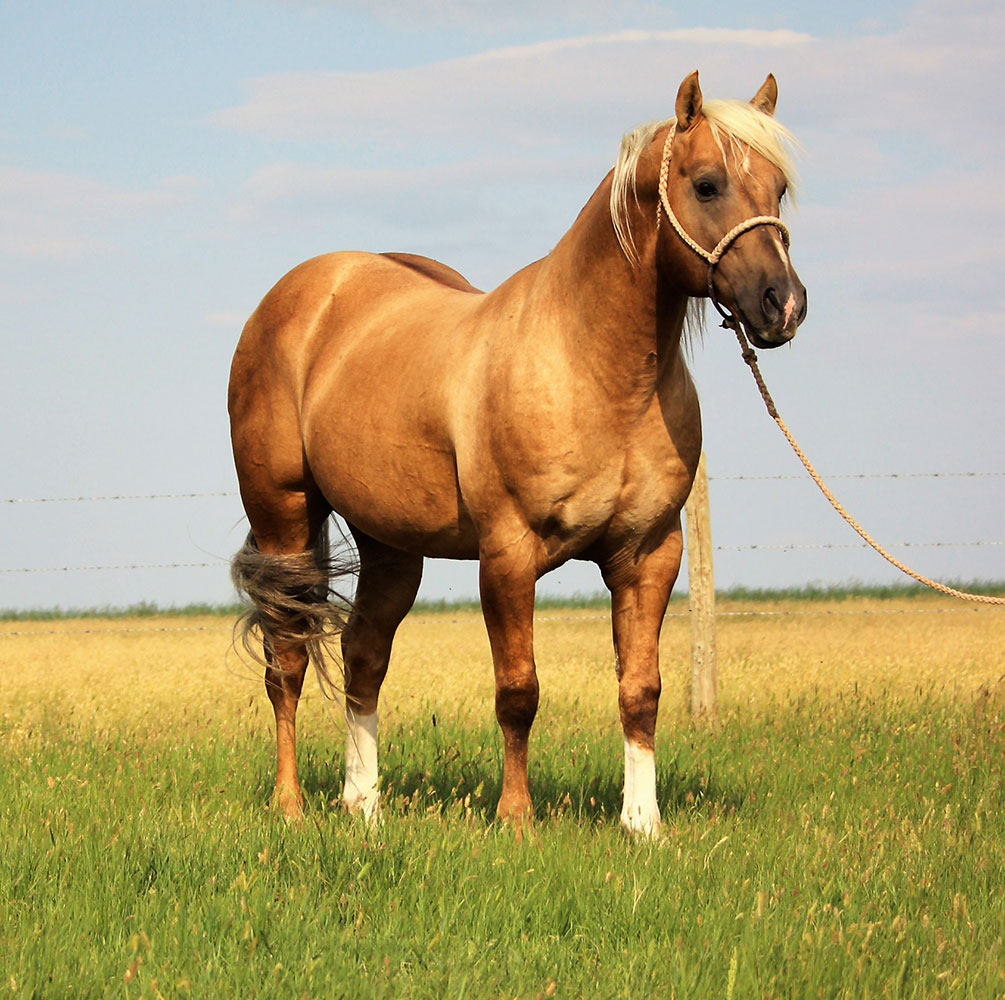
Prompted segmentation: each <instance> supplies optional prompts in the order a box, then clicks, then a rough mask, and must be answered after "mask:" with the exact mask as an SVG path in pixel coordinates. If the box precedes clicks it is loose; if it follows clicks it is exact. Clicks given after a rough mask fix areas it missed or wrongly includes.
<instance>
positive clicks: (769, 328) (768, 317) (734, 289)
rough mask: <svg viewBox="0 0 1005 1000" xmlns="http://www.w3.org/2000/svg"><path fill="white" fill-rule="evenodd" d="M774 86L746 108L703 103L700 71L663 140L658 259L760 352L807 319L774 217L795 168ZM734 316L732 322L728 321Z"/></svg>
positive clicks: (770, 80)
mask: <svg viewBox="0 0 1005 1000" xmlns="http://www.w3.org/2000/svg"><path fill="white" fill-rule="evenodd" d="M777 96H778V88H777V85H776V84H775V78H774V77H773V76H771V75H770V74H769V75H768V77H767V79H766V80H765V81H764V84H763V86H762V87H761V89H760V90H759V91H758V92H757V94H756V95H755V96H754V98H753V100H752V101H751V102H750V103H749V104H747V103H745V102H742V101H709V102H707V103H703V101H702V95H701V88H700V87H699V86H698V74H697V72H694V73H692V74H691V75H690V76H688V77H687V78H686V79H685V80H684V82H683V83H682V84H681V86H680V90H679V92H678V94H677V101H676V107H675V111H676V120H675V122H674V123H673V124H671V126H670V130H669V132H668V133H667V135H666V139H665V140H664V149H663V157H662V166H661V171H660V180H659V192H658V194H659V199H660V201H659V205H658V207H657V215H658V218H657V225H659V223H660V222H661V221H663V219H662V216H663V215H665V217H666V221H667V222H668V223H669V224H667V225H663V226H660V227H659V229H658V231H657V260H658V262H659V263H660V266H661V270H663V271H664V273H672V274H673V275H674V280H675V281H676V282H677V283H678V284H682V285H683V286H684V290H685V291H687V292H688V294H690V295H694V296H701V295H708V296H709V297H711V299H712V301H713V303H714V304H715V305H716V308H718V309H719V311H720V312H722V313H723V315H725V316H726V317H727V323H731V322H732V316H735V318H736V320H738V321H739V322H740V323H741V324H742V326H743V328H744V330H745V332H746V334H747V336H748V337H749V339H750V340H751V342H752V343H753V344H754V345H755V346H756V347H761V348H769V347H778V346H779V345H781V344H784V343H787V342H788V341H789V340H791V339H792V338H793V337H794V336H795V333H796V328H797V327H798V326H799V324H800V323H801V322H802V321H803V319H804V318H805V316H806V289H805V288H804V287H803V284H802V282H801V281H800V280H799V278H798V276H797V275H796V272H795V270H794V269H793V267H792V263H791V261H790V259H789V252H788V230H787V229H786V227H785V224H784V223H783V222H782V221H781V220H780V219H779V218H777V216H778V213H779V210H780V206H781V202H782V199H783V197H784V196H785V194H786V190H787V188H789V187H791V186H792V184H793V183H794V177H795V174H794V171H793V169H792V166H791V162H790V159H789V156H788V152H787V150H786V146H785V142H786V140H789V139H790V136H789V133H788V132H787V131H786V130H785V128H784V127H783V126H781V125H779V124H778V123H777V122H776V121H775V119H774V117H773V116H774V110H775V101H776V99H777ZM730 313H731V314H732V316H730Z"/></svg>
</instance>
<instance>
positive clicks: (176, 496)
mask: <svg viewBox="0 0 1005 1000" xmlns="http://www.w3.org/2000/svg"><path fill="white" fill-rule="evenodd" d="M1001 476H1005V472H846V473H834V474H827V479H831V480H834V479H987V478H991V477H1001ZM708 479H709V482H713V483H715V482H719V483H722V482H734V483H742V482H747V483H754V482H804V481H805V477H804V476H800V475H789V474H786V475H752V476H746V475H736V476H709V477H708ZM239 496H240V494H239V493H238V492H237V491H236V490H219V491H216V492H206V493H109V494H95V495H93V496H87V495H81V496H65V497H0V503H6V504H31V503H102V502H105V501H116V500H204V499H219V498H227V499H235V498H237V497H239Z"/></svg>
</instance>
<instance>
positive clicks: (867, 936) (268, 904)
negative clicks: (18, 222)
mask: <svg viewBox="0 0 1005 1000" xmlns="http://www.w3.org/2000/svg"><path fill="white" fill-rule="evenodd" d="M0 726H2V729H0V753H2V755H3V756H2V759H0V995H9V996H14V997H71V996H72V997H124V998H133V997H141V996H143V997H154V996H164V997H177V996H193V997H242V998H253V997H263V998H264V997H268V998H273V997H277V998H281V997H319V998H320V997H325V998H332V997H411V998H421V997H430V998H432V997H436V998H440V997H458V998H459V997H475V998H477V997H495V996H507V997H528V998H529V997H537V996H549V995H555V996H558V997H563V996H564V997H591V998H593V997H622V996H623V997H630V998H632V1000H637V998H639V997H657V996H658V997H671V996H675V997H679V998H684V997H715V998H731V997H736V998H740V997H818V996H822V997H856V998H857V997H919V998H920V997H926V998H927V997H968V998H969V997H977V998H983V997H987V998H991V997H1001V996H1002V995H1003V993H1005V945H1003V934H1005V907H1003V905H1002V897H1001V893H1002V886H1003V885H1005V792H1003V788H1005V784H1003V765H1005V711H1003V707H1002V706H1001V705H1000V704H997V703H996V702H995V700H994V699H993V698H986V699H982V698H979V699H978V700H977V701H976V702H975V703H974V704H968V705H964V706H953V705H950V704H947V703H946V702H944V701H938V700H929V699H925V698H921V697H919V698H917V699H916V700H913V701H909V702H904V701H892V700H865V699H853V698H852V699H850V698H845V699H843V700H842V699H840V698H836V699H834V700H833V701H829V702H827V703H822V702H819V701H814V700H804V701H799V702H796V703H778V704H774V705H771V706H769V707H768V708H767V709H766V710H763V711H760V712H758V713H757V714H756V716H755V715H750V716H746V715H736V716H734V717H733V718H731V719H729V720H727V722H726V724H725V725H724V726H723V727H722V728H721V729H720V730H719V731H718V732H715V733H706V732H698V731H692V730H687V729H680V728H677V729H676V731H675V727H674V726H673V725H672V724H669V723H668V722H664V726H663V727H662V728H661V743H660V746H659V758H660V762H661V766H660V771H659V790H660V801H661V804H662V805H663V812H664V825H665V838H664V840H663V841H662V842H661V843H658V844H648V843H640V842H631V841H629V840H628V839H626V838H625V837H624V836H623V835H622V834H621V832H620V829H619V826H618V822H617V817H618V813H619V809H620V782H621V775H620V760H621V739H620V733H619V730H618V729H617V727H616V726H613V725H612V726H610V727H600V726H595V727H591V728H582V727H579V726H577V724H576V723H575V720H569V719H566V720H562V719H554V718H553V719H546V718H543V719H542V720H541V721H540V724H539V726H538V727H537V728H536V729H535V734H534V738H533V740H532V762H531V781H532V791H533V794H534V798H535V802H536V804H537V812H538V819H537V823H536V836H535V837H528V838H525V839H524V841H523V843H521V844H519V845H518V844H516V843H515V842H514V838H513V835H512V832H511V831H509V830H508V829H506V828H501V827H499V826H498V825H497V824H496V823H494V822H493V821H492V811H493V808H494V804H495V799H496V796H497V794H498V787H499V749H498V737H497V734H496V731H495V729H494V727H490V726H488V725H486V726H485V727H484V728H477V727H475V728H470V727H463V726H461V725H459V724H457V723H453V722H450V721H449V720H444V719H438V720H437V724H436V725H435V726H434V725H433V724H432V720H431V719H430V720H429V722H428V723H424V724H422V725H419V724H412V725H409V726H406V727H404V728H402V729H399V730H397V731H388V732H386V733H384V734H383V736H382V748H383V749H382V752H383V774H384V782H383V783H384V795H385V803H386V805H385V818H384V821H383V823H382V824H381V826H380V827H379V829H377V830H376V831H369V830H367V829H366V828H365V827H364V826H363V825H362V824H361V823H360V822H358V821H355V820H352V819H350V818H348V817H346V816H344V815H342V814H341V812H340V810H339V809H338V807H337V805H333V804H332V803H331V799H333V798H334V797H335V795H334V793H335V791H336V790H337V789H338V787H339V770H340V761H341V751H340V748H339V744H340V743H341V739H340V737H339V736H338V734H337V733H335V732H334V731H331V732H328V733H316V734H314V735H313V736H312V737H310V738H309V739H308V740H307V741H306V742H304V743H303V744H302V748H301V775H302V779H303V782H304V787H305V793H306V795H307V798H308V815H307V819H306V821H305V822H304V823H303V824H302V825H300V826H298V827H287V826H286V825H285V824H284V823H283V822H282V821H281V820H279V819H277V818H276V817H275V816H274V815H273V814H271V813H270V812H269V811H268V810H267V809H265V808H264V803H265V802H266V800H267V798H268V793H269V788H270V784H271V780H272V746H271V742H270V741H269V740H263V739H262V738H261V736H260V735H253V734H251V733H250V732H248V731H246V730H243V729H242V728H241V725H240V724H235V725H233V726H231V727H230V728H228V729H216V730H209V731H188V730H185V731H175V732H157V731H152V732H141V731H120V732H118V733H117V734H114V735H112V734H109V733H102V732H97V733H95V732H94V731H91V730H81V731H76V732H74V731H72V730H70V729H68V728H67V726H66V723H65V720H63V719H62V718H60V717H51V718H49V719H48V720H47V721H45V722H44V723H43V724H41V725H39V726H38V727H37V728H35V729H32V730H26V729H24V728H23V727H22V726H21V725H19V724H17V723H16V722H14V721H12V720H11V719H9V718H7V717H6V716H4V717H3V719H2V722H0ZM192 728H193V729H194V728H195V727H192Z"/></svg>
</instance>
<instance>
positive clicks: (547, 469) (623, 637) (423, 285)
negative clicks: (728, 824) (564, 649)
mask: <svg viewBox="0 0 1005 1000" xmlns="http://www.w3.org/2000/svg"><path fill="white" fill-rule="evenodd" d="M776 96H777V88H776V85H775V81H774V78H773V77H772V76H769V77H768V78H767V80H766V81H765V82H764V84H763V86H762V87H761V89H760V90H759V91H758V92H757V94H756V96H755V97H754V99H753V100H752V101H751V102H749V103H747V102H742V101H709V102H703V100H702V94H701V90H700V87H699V85H698V74H697V73H692V74H691V75H690V76H688V77H687V78H686V79H685V80H684V82H683V83H682V84H681V87H680V90H679V92H678V94H677V100H676V106H675V117H674V118H673V119H668V120H666V121H662V122H654V123H651V124H649V125H645V126H641V127H639V128H637V129H635V130H634V131H632V132H630V133H628V134H627V135H626V136H625V137H624V139H623V140H622V144H621V149H620V152H619V156H618V159H617V163H616V165H615V167H614V169H613V170H612V171H611V172H610V173H609V174H608V175H607V177H605V178H604V180H603V181H602V182H601V184H600V186H599V187H598V188H597V189H596V191H595V192H594V193H593V195H592V197H591V198H590V200H589V201H588V202H587V204H586V206H585V207H584V209H583V210H582V212H581V213H580V214H579V217H578V218H577V219H576V221H575V223H574V224H573V226H572V228H571V229H570V230H569V231H568V232H567V233H566V234H565V235H564V236H563V237H562V239H561V240H560V241H559V243H558V245H557V246H556V247H555V249H554V250H553V251H552V252H551V253H550V254H548V256H546V257H544V258H543V259H541V260H539V261H537V262H535V263H533V264H531V265H529V266H528V267H525V268H524V269H523V270H521V271H519V272H517V273H516V274H515V275H513V276H512V277H511V278H509V279H508V280H507V281H505V282H503V284H501V285H500V286H499V287H498V288H496V289H495V290H494V291H492V292H489V293H483V292H480V291H479V290H478V289H476V288H474V287H472V286H471V285H470V284H469V283H468V282H467V281H466V280H465V279H464V278H463V277H461V275H460V274H458V273H457V272H456V271H453V270H452V269H450V268H448V267H446V266H445V265H443V264H440V263H437V262H436V261H433V260H429V259H427V258H423V257H415V256H411V255H406V254H370V253H334V254H329V255H326V256H322V257H317V258H315V259H313V260H309V261H307V262H306V263H304V264H301V265H300V266H299V267H297V268H295V269H294V270H293V271H291V272H290V273H289V274H287V275H286V276H285V277H284V278H282V279H281V280H280V281H279V283H278V284H277V285H276V286H275V287H274V288H273V289H272V290H271V291H270V292H269V293H268V294H267V295H266V296H265V298H264V299H263V301H262V303H261V304H260V305H259V307H258V308H257V309H256V310H255V313H254V314H253V315H252V317H251V319H250V320H249V321H248V323H247V325H246V326H245V328H244V332H243V334H242V336H241V340H240V343H239V345H238V348H237V352H236V354H235V356H234V362H233V368H232V371H231V379H230V400H229V409H230V416H231V431H232V439H233V447H234V458H235V462H236V465H237V474H238V479H239V481H240V489H241V497H242V499H243V502H244V507H245V510H246V511H247V514H248V520H249V522H250V525H251V531H250V533H249V535H248V540H247V542H246V543H245V546H244V548H243V549H242V550H241V551H240V552H239V553H238V555H237V556H236V557H235V559H234V564H233V569H234V579H235V582H236V584H237V586H238V588H239V589H240V590H242V591H243V592H245V593H246V594H247V595H248V597H249V598H250V600H251V602H252V605H253V611H252V613H251V615H250V616H249V622H251V623H253V624H257V625H258V626H259V628H260V630H261V632H262V635H263V639H264V650H265V659H266V661H267V665H266V675H265V681H266V687H267V690H268V694H269V698H270V699H271V702H272V705H273V707H274V710H275V716H276V742H277V773H276V788H275V797H274V801H275V802H276V803H277V805H278V806H279V807H280V808H281V809H282V811H283V812H284V813H285V814H286V815H287V816H296V815H299V813H300V812H301V810H302V807H303V798H302V795H301V791H300V784H299V780H298V778H297V765H296V729H295V719H296V710H297V701H298V698H299V695H300V691H301V686H302V684H303V679H304V673H305V671H306V668H307V665H308V662H309V660H310V659H312V658H313V659H314V660H315V662H316V664H317V666H318V667H319V669H321V670H324V663H323V650H324V639H325V637H326V636H330V635H331V634H333V633H335V632H340V634H341V648H342V669H343V671H344V674H343V680H342V682H343V683H344V691H345V700H346V717H347V720H348V732H347V737H346V778H345V787H344V794H343V803H344V805H345V806H346V807H347V808H348V809H350V810H354V811H358V810H361V811H362V812H363V813H364V814H365V815H366V816H367V817H368V818H372V817H373V816H374V815H375V814H376V811H377V809H378V787H377V786H378V774H377V700H378V695H379V692H380V686H381V683H382V681H383V679H384V676H385V673H386V671H387V666H388V659H389V656H390V652H391V643H392V640H393V638H394V633H395V630H396V629H397V627H398V625H399V623H400V622H401V620H402V619H403V618H404V616H405V614H406V613H407V612H408V610H409V608H410V607H411V606H412V603H413V601H414V599H415V595H416V592H417V590H418V587H419V581H420V578H421V575H422V560H423V557H424V556H435V557H446V558H451V559H477V560H478V561H479V584H480V593H481V604H482V611H483V614H484V619H485V624H486V627H487V629H488V635H489V640H490V644H491V649H492V660H493V665H494V668H495V682H496V695H495V706H496V717H497V719H498V722H499V726H500V728H501V729H502V735H503V742H504V757H503V779H502V794H501V796H500V799H499V805H498V815H499V816H500V817H502V818H504V819H507V820H510V821H513V822H515V823H516V824H517V825H519V823H520V822H521V821H522V820H523V819H525V818H527V817H530V816H531V815H532V806H531V798H530V792H529V789H528V783H527V740H528V736H529V733H530V728H531V724H532V723H533V721H534V715H535V712H536V710H537V704H538V681H537V675H536V671H535V665H534V643H533V630H534V591H535V585H536V581H537V580H538V578H539V577H541V576H542V574H544V573H547V572H548V571H549V570H551V569H554V568H555V567H557V566H560V565H562V563H564V562H566V561H567V560H569V559H573V558H579V559H587V560H592V561H593V562H595V563H597V565H598V566H599V567H600V570H601V573H602V575H603V579H604V582H605V584H606V586H607V587H608V588H609V590H610V593H611V604H612V623H613V632H614V649H615V657H616V665H617V677H618V685H619V688H618V693H619V706H620V713H621V722H622V726H623V729H624V746H625V784H624V806H623V809H622V813H621V820H622V823H623V824H624V826H625V827H626V828H627V829H628V830H630V831H632V832H636V833H641V834H644V835H650V836H651V835H655V834H656V833H657V831H658V829H659V824H660V811H659V806H658V804H657V799H656V765H655V758H654V736H655V731H656V714H657V706H658V703H659V696H660V673H659V665H658V650H657V646H658V640H659V634H660V627H661V625H662V622H663V616H664V614H665V611H666V606H667V601H668V600H669V596H670V590H671V587H672V586H673V583H674V581H675V579H676V577H677V572H678V569H679V566H680V561H681V553H682V535H681V523H680V511H681V507H682V506H683V504H684V501H685V500H686V499H687V496H688V493H689V491H690V489H691V483H692V480H693V477H694V473H695V468H696V466H697V464H698V457H699V453H700V451H701V423H700V414H699V409H698V399H697V396H696V394H695V389H694V385H693V383H692V381H691V377H690V375H689V373H688V370H687V367H686V366H685V363H684V357H683V352H682V335H683V331H684V329H685V320H686V318H687V317H688V314H689V312H691V310H692V309H693V307H694V305H695V304H697V305H700V304H701V302H700V300H701V299H703V298H705V297H708V296H709V295H711V296H712V298H713V301H714V302H716V304H717V306H718V307H719V308H720V309H722V310H723V311H726V312H727V313H728V314H729V315H730V316H731V317H735V321H736V322H739V323H740V324H742V327H743V329H744V332H745V333H746V335H747V336H748V337H749V338H750V340H751V341H752V342H753V343H754V344H755V345H757V346H760V347H765V348H766V347H774V346H777V345H779V344H783V343H786V342H787V341H789V340H790V339H791V338H792V336H793V335H794V334H795V331H796V327H797V326H798V325H799V323H800V322H801V321H802V319H803V316H804V315H805V311H806V294H805V290H804V288H803V286H802V284H801V283H800V281H799V279H798V278H797V277H796V274H795V271H794V270H793V268H792V265H791V262H790V260H789V254H788V233H787V230H786V229H785V227H784V224H783V223H782V222H781V221H780V220H779V219H777V218H776V216H777V213H778V210H779V205H780V202H781V199H782V197H783V195H784V193H785V191H786V187H787V186H789V187H791V185H792V180H793V171H792V167H791V162H790V159H789V156H788V153H787V148H786V143H787V142H788V140H789V134H788V132H787V131H786V130H785V129H784V128H783V127H782V126H780V125H779V124H778V123H777V122H776V121H775V119H774V117H773V113H774V107H775V100H776ZM333 511H335V512H337V513H338V514H339V515H341V517H342V518H344V520H345V521H346V523H347V524H348V526H349V530H350V532H351V533H352V536H353V539H354V540H355V545H356V549H357V552H358V560H359V567H358V580H357V583H356V592H355V596H354V598H353V600H352V603H351V609H350V611H349V613H348V617H347V619H346V620H345V621H342V620H340V618H339V615H338V609H339V605H338V604H337V603H335V602H332V601H330V600H328V595H329V580H330V576H331V573H332V568H331V566H330V564H329V551H328V542H327V529H326V525H327V522H328V518H329V515H330V514H331V513H332V512H333Z"/></svg>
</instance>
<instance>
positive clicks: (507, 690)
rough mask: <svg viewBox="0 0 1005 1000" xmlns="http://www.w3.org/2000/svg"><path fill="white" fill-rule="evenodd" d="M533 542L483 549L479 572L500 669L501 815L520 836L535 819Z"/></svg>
mask: <svg viewBox="0 0 1005 1000" xmlns="http://www.w3.org/2000/svg"><path fill="white" fill-rule="evenodd" d="M528 537H530V536H528V535H524V536H523V540H522V541H520V542H517V543H513V544H503V545H492V546H488V545H483V546H482V550H481V555H480V570H479V583H480V590H481V601H482V614H483V616H484V618H485V626H486V628H487V630H488V635H489V644H490V645H491V647H492V663H493V667H494V669H495V682H496V697H495V705H496V719H497V720H498V722H499V728H500V729H501V730H502V735H503V780H502V794H501V795H500V796H499V805H498V807H497V809H496V814H497V815H498V816H499V818H500V819H502V820H505V821H508V822H511V823H513V824H514V825H515V826H516V828H517V830H518V831H519V830H520V827H521V824H522V822H523V820H524V819H527V820H529V819H531V818H532V817H533V806H532V805H531V800H530V788H529V786H528V783H527V743H528V740H529V738H530V727H531V725H532V724H533V722H534V716H535V715H536V713H537V703H538V690H539V689H538V682H537V668H536V666H535V664H534V587H535V584H536V582H537V570H536V562H535V553H534V549H533V545H532V544H530V543H529V542H528V541H527V539H528Z"/></svg>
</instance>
